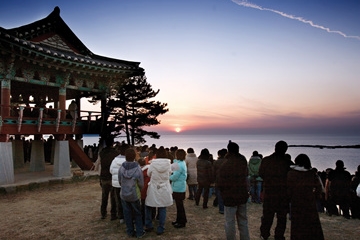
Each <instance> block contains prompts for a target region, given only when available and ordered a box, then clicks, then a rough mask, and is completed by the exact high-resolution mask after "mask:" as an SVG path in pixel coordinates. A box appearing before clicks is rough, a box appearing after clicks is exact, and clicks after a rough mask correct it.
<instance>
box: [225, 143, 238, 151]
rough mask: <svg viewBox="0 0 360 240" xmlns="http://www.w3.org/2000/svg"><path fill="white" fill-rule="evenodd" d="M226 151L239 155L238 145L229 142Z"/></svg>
mask: <svg viewBox="0 0 360 240" xmlns="http://www.w3.org/2000/svg"><path fill="white" fill-rule="evenodd" d="M227 149H228V152H229V153H239V145H237V143H234V142H232V141H231V140H230V141H229V144H228V145H227Z"/></svg>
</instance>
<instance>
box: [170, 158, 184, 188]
mask: <svg viewBox="0 0 360 240" xmlns="http://www.w3.org/2000/svg"><path fill="white" fill-rule="evenodd" d="M174 163H177V164H178V166H179V168H178V169H177V170H176V171H174V172H173V173H172V175H171V176H170V181H171V187H172V190H173V192H179V193H183V192H186V178H187V168H186V163H185V161H180V160H177V159H174Z"/></svg>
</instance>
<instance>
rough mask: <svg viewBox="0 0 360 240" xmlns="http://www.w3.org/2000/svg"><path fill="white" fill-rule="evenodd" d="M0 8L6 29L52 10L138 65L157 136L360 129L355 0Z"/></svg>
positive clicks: (97, 45)
mask: <svg viewBox="0 0 360 240" xmlns="http://www.w3.org/2000/svg"><path fill="white" fill-rule="evenodd" d="M0 6H1V10H0V11H1V14H0V26H2V27H4V28H13V27H18V26H21V25H24V24H27V23H30V22H33V21H36V20H39V19H41V18H43V17H46V16H47V15H48V14H50V12H51V11H52V10H53V9H54V7H55V6H59V7H60V10H61V12H60V15H61V17H62V18H63V19H64V21H65V22H66V23H67V24H68V26H69V27H70V28H71V29H72V30H73V31H74V33H75V34H76V35H77V36H78V37H79V38H80V39H81V40H82V42H83V43H84V44H85V45H86V46H87V47H88V48H89V49H90V50H91V51H92V52H94V53H96V54H99V55H104V56H108V57H114V58H118V59H125V60H130V61H139V62H141V65H140V66H142V67H143V68H144V69H145V71H146V76H147V78H148V81H149V82H150V83H151V84H152V86H153V88H154V89H160V93H159V95H158V96H157V98H156V100H159V101H161V102H165V103H168V107H169V109H170V111H169V112H168V113H167V114H165V115H163V116H161V117H160V120H161V125H160V126H157V127H155V128H153V130H155V131H159V132H165V131H174V129H175V128H180V129H181V131H182V132H183V133H195V132H196V133H199V132H207V133H226V134H227V133H235V132H236V133H241V132H246V133H268V132H269V133H270V132H312V133H313V132H317V131H318V132H329V133H340V132H347V133H357V134H359V133H360V93H359V90H360V81H359V80H360V1H358V0H346V1H328V0H312V1H303V0H292V1H280V0H254V1H238V0H233V1H232V0H228V1H227V0H195V1H193V0H191V1H190V0H181V1H180V0H179V1H165V0H163V1H160V0H151V1H146V0H123V1H115V0H113V1H110V0H104V1H95V0H92V1H67V0H62V1H55V0H48V1H32V0H30V1H18V0H15V1H8V2H7V3H1V4H0ZM83 106H84V107H85V105H83ZM86 108H91V106H90V105H89V106H86Z"/></svg>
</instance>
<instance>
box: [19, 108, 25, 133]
mask: <svg viewBox="0 0 360 240" xmlns="http://www.w3.org/2000/svg"><path fill="white" fill-rule="evenodd" d="M19 110H20V111H19V117H18V132H20V131H21V125H22V120H23V114H24V107H23V106H20V107H19Z"/></svg>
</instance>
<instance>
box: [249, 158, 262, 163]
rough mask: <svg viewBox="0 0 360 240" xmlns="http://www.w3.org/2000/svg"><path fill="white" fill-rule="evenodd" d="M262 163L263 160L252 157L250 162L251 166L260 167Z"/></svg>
mask: <svg viewBox="0 0 360 240" xmlns="http://www.w3.org/2000/svg"><path fill="white" fill-rule="evenodd" d="M260 162H261V158H260V157H258V156H252V157H251V158H250V160H249V164H250V165H258V164H259V163H260Z"/></svg>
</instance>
